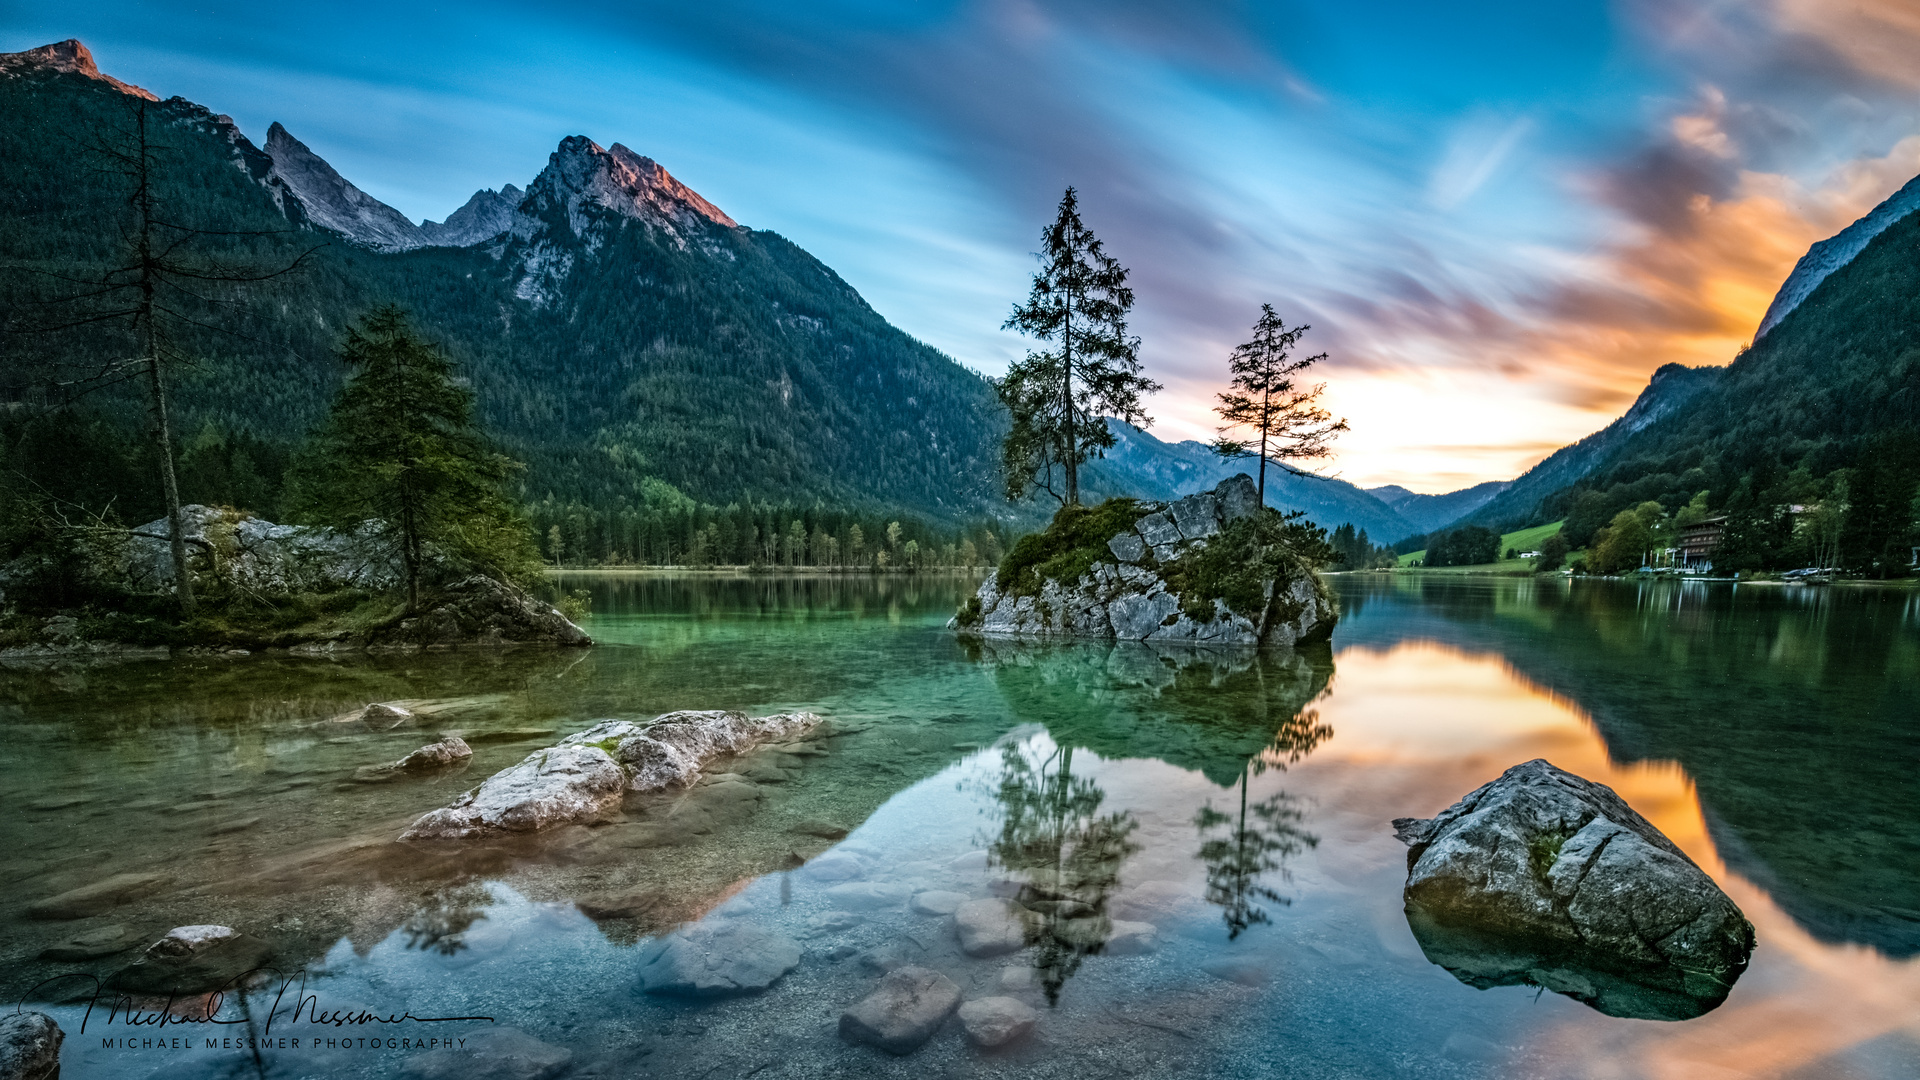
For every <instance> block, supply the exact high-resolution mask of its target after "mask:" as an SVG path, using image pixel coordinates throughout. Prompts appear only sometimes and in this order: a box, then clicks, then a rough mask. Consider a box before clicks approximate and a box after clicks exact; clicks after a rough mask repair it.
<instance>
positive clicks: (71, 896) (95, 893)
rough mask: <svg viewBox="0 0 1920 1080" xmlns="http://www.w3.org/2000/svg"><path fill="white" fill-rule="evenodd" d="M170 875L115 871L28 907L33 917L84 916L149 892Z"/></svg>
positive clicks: (167, 882)
mask: <svg viewBox="0 0 1920 1080" xmlns="http://www.w3.org/2000/svg"><path fill="white" fill-rule="evenodd" d="M171 884H173V879H172V878H171V877H168V876H167V875H165V874H139V873H127V874H115V875H113V876H112V877H110V878H107V879H106V880H104V881H96V882H94V883H93V884H91V885H82V886H81V887H79V888H77V889H69V890H67V891H66V892H63V893H60V894H59V895H57V896H49V897H47V898H46V899H45V900H41V901H38V902H36V903H34V904H31V905H29V906H28V907H27V914H28V915H29V916H31V917H33V918H36V919H85V918H90V917H92V916H94V915H100V914H103V913H105V912H108V911H111V910H113V909H114V908H116V907H119V906H120V905H121V904H126V903H130V902H132V901H134V900H138V899H140V898H142V897H146V896H152V895H153V894H154V893H157V892H159V891H160V890H161V889H164V888H166V887H167V886H168V885H171Z"/></svg>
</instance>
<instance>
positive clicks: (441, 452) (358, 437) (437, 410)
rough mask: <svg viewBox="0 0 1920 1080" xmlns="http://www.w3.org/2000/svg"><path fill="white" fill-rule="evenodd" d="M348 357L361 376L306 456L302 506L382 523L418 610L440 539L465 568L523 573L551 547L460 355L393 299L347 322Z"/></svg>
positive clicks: (335, 520) (354, 522) (443, 551)
mask: <svg viewBox="0 0 1920 1080" xmlns="http://www.w3.org/2000/svg"><path fill="white" fill-rule="evenodd" d="M340 359H341V360H343V361H345V362H346V363H347V364H348V365H349V366H350V367H351V368H352V369H353V374H352V376H351V377H350V378H349V379H348V380H347V384H346V386H345V387H344V388H342V389H341V391H340V396H339V398H337V399H336V400H335V401H334V403H333V410H332V412H331V413H330V414H329V416H328V418H327V421H326V424H325V426H324V427H323V428H322V430H321V431H320V432H319V434H318V436H317V438H316V439H315V440H314V445H313V448H312V449H311V451H310V452H309V454H308V456H307V457H306V458H305V459H304V460H303V461H302V462H301V463H300V464H299V465H298V466H297V473H296V478H295V493H294V503H295V506H296V507H297V508H299V509H300V510H301V511H302V512H303V513H304V514H305V515H306V516H308V517H310V518H312V519H315V520H317V521H320V522H323V523H326V524H330V525H334V526H336V527H342V528H354V527H357V526H358V525H360V524H361V523H362V522H364V521H366V520H368V519H369V518H374V519H379V520H380V521H383V522H384V523H385V525H386V529H387V530H388V535H389V536H391V537H392V540H393V542H394V545H395V547H396V548H397V550H398V553H399V555H400V560H401V564H402V566H403V567H404V568H405V571H406V578H407V610H408V611H410V612H412V611H418V610H419V608H420V586H421V582H422V579H423V578H424V577H425V576H426V574H427V573H428V570H429V567H428V565H427V564H428V558H427V556H428V548H429V547H431V548H432V549H433V554H434V555H435V556H436V557H437V559H438V560H444V561H445V563H446V564H447V565H448V567H449V568H450V569H452V570H455V571H456V572H468V571H478V572H481V573H485V574H488V575H489V576H492V577H495V578H498V579H500V580H504V581H517V580H524V579H525V578H526V577H527V576H528V575H529V574H530V573H532V572H533V571H534V570H535V569H536V568H537V567H538V565H539V561H540V554H539V552H538V550H537V549H536V548H535V547H534V544H533V540H532V538H531V536H530V535H529V534H528V531H527V526H526V524H525V522H524V521H522V520H521V517H520V515H519V514H518V513H517V512H516V511H515V510H514V508H513V505H512V504H511V503H509V502H508V501H507V499H506V497H505V496H504V495H503V494H502V492H501V485H502V484H503V483H504V482H505V481H506V480H507V479H508V478H509V477H510V476H512V475H513V474H514V473H516V472H517V471H519V469H520V468H521V466H520V464H519V463H518V462H516V461H513V460H512V459H510V458H508V457H507V456H506V455H504V454H501V453H499V452H498V451H496V450H495V449H494V448H493V446H492V444H491V443H490V442H489V441H488V440H487V438H486V437H485V436H484V435H483V434H482V433H481V432H480V429H479V428H478V427H477V426H476V425H475V424H474V420H473V392H472V391H471V390H469V389H467V388H466V387H465V386H464V385H462V384H461V382H460V381H459V380H457V379H456V378H455V375H454V368H453V362H452V361H451V360H449V359H448V358H447V355H446V354H445V353H443V352H442V351H440V349H438V348H437V347H435V346H434V345H432V344H430V343H428V342H427V341H426V340H425V339H424V338H422V337H421V336H420V335H419V334H418V333H417V332H416V331H415V330H414V329H413V327H412V325H411V324H410V323H409V321H408V319H407V315H406V313H405V312H403V311H402V310H400V309H399V308H398V307H394V306H391V305H389V306H386V307H381V308H378V309H376V310H375V311H373V312H372V313H370V314H369V315H367V316H366V318H364V319H363V320H361V322H360V324H359V325H358V326H353V327H350V328H349V329H348V330H347V337H346V341H345V342H344V343H343V344H342V346H341V348H340ZM555 555H556V558H557V557H558V551H557V550H556V553H555Z"/></svg>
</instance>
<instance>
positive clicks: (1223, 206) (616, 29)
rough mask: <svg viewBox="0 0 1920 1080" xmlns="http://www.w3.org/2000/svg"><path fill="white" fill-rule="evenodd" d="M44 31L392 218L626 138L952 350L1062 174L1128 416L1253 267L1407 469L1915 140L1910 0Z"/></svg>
mask: <svg viewBox="0 0 1920 1080" xmlns="http://www.w3.org/2000/svg"><path fill="white" fill-rule="evenodd" d="M69 37H77V38H79V39H81V40H82V41H84V42H85V43H86V44H87V45H88V46H89V47H90V48H91V49H92V50H93V52H94V55H95V58H96V60H97V61H98V62H99V64H100V66H101V69H102V70H103V71H105V72H107V73H109V74H112V75H114V76H116V77H118V78H121V79H124V80H126V81H128V82H132V83H136V84H138V85H141V86H144V87H146V88H148V89H150V90H153V91H155V92H156V93H158V94H160V95H161V96H163V97H166V96H171V95H175V94H178V95H181V96H184V97H187V98H190V99H192V100H194V101H197V102H200V103H201V104H203V105H206V106H208V107H210V108H212V109H213V110H214V111H216V112H223V113H227V114H229V115H231V116H232V117H233V118H234V119H235V120H236V121H237V122H238V123H239V125H240V127H241V129H242V130H243V131H244V132H245V133H246V134H248V135H249V136H250V137H252V138H253V139H254V140H255V141H256V142H264V140H265V136H266V130H267V127H268V125H269V124H270V123H272V122H273V121H276V120H277V121H280V122H281V123H283V124H285V125H286V127H287V128H288V129H289V130H290V131H291V132H292V133H293V134H294V135H295V136H296V137H298V138H299V139H300V140H301V141H303V142H305V143H306V144H307V145H308V146H309V147H311V148H312V149H313V150H314V151H315V152H317V153H319V154H320V155H321V156H322V157H325V158H326V159H327V160H328V161H329V162H331V163H332V164H333V165H334V166H335V167H336V168H337V169H339V170H340V171H341V172H342V173H343V174H344V175H345V176H347V177H348V178H349V179H350V180H352V181H353V182H354V183H355V184H357V185H358V186H360V187H361V188H363V189H364V190H366V191H367V192H368V193H370V194H372V195H374V196H375V197H377V198H380V199H382V200H384V201H386V202H388V203H390V204H392V205H393V206H395V207H398V208H399V209H400V210H402V211H404V212H405V213H406V214H408V215H409V216H410V217H412V218H414V219H415V220H420V219H422V218H431V219H434V220H439V219H442V218H444V217H445V216H446V215H447V214H448V213H449V212H451V211H452V210H454V209H455V208H457V207H458V206H460V205H461V204H462V203H463V202H465V201H466V199H467V198H468V197H469V196H470V195H471V194H472V193H473V192H474V191H476V190H478V189H480V188H483V187H484V188H497V187H499V186H501V185H502V184H507V183H512V184H517V185H521V186H525V185H526V183H527V182H528V181H529V180H531V179H532V178H533V176H534V175H535V174H537V173H538V172H539V170H540V169H541V168H542V167H543V166H544V165H545V163H546V158H547V155H548V154H549V153H551V152H552V150H553V148H554V147H555V145H556V144H557V143H558V142H559V140H560V139H561V138H563V137H565V136H568V135H574V134H582V135H586V136H588V137H589V138H592V139H593V140H594V141H596V142H598V143H600V144H601V145H603V146H604V145H609V144H611V143H613V142H621V143H625V144H626V145H627V146H629V147H631V148H633V149H634V150H635V151H636V152H638V153H641V154H645V155H647V156H649V157H652V158H654V159H656V160H658V161H659V162H660V163H661V164H662V165H664V166H665V167H666V168H667V169H668V170H669V171H671V172H672V173H673V174H674V175H675V176H677V177H678V178H679V179H680V180H682V181H683V182H685V183H686V184H688V185H689V186H690V187H692V188H693V189H694V190H696V191H698V192H700V193H701V194H702V195H703V196H705V197H706V198H707V199H709V200H710V201H712V202H713V203H715V204H716V205H718V206H719V207H720V208H721V209H722V210H724V211H726V213H727V214H729V215H730V216H732V217H733V218H734V219H736V220H737V221H740V222H741V223H742V224H745V225H748V226H751V227H753V228H759V229H771V230H773V231H775V232H778V233H780V234H781V235H783V236H786V237H787V238H788V239H791V240H793V241H794V242H796V243H798V244H800V245H801V246H802V247H804V248H806V249H807V250H809V251H811V252H812V253H813V254H814V255H816V256H817V257H819V258H820V259H821V260H822V261H824V262H826V263H827V264H828V265H829V266H832V267H833V268H834V269H835V270H837V271H838V272H839V273H840V274H841V275H842V276H843V277H844V278H846V280H848V281H849V282H850V283H851V284H853V285H854V287H856V288H857V289H859V290H860V292H861V294H862V295H864V296H865V297H866V298H867V300H868V301H869V302H870V303H871V304H872V305H873V306H874V308H875V309H876V310H878V311H879V312H880V313H881V314H882V315H884V316H885V317H886V318H887V319H888V320H890V321H891V322H893V323H894V324H895V325H897V326H899V327H901V328H902V329H904V330H906V331H907V332H909V333H911V334H913V335H914V336H916V337H918V338H920V339H922V340H924V341H926V342H928V343H930V344H932V345H934V346H936V347H937V348H939V349H941V350H943V351H945V352H946V353H948V354H949V355H951V356H953V357H954V358H956V359H957V360H959V361H960V362H962V363H964V364H966V365H968V366H969V367H972V368H975V369H977V370H979V371H982V372H985V373H987V374H999V373H1001V372H1004V371H1005V370H1006V365H1007V364H1008V363H1009V362H1010V361H1011V360H1013V359H1016V358H1017V357H1018V356H1019V355H1020V354H1021V353H1022V351H1023V350H1024V349H1025V348H1026V347H1027V344H1028V343H1027V342H1025V341H1024V340H1023V339H1021V338H1019V337H1017V336H1015V335H1013V334H1012V333H1010V332H1007V331H1003V330H1001V329H1000V326H1001V324H1002V322H1003V321H1004V320H1005V318H1006V315H1007V313H1008V312H1009V311H1010V310H1011V308H1012V307H1013V305H1014V303H1015V302H1016V301H1018V300H1019V299H1021V298H1023V297H1024V295H1025V293H1026V291H1027V282H1028V278H1029V277H1030V275H1031V274H1032V272H1033V269H1034V265H1035V264H1034V258H1033V255H1032V253H1033V252H1034V251H1035V250H1037V249H1038V247H1039V243H1040V231H1041V229H1042V227H1043V226H1044V225H1045V224H1046V223H1047V222H1048V221H1049V220H1050V219H1051V217H1052V215H1053V211H1054V208H1055V206H1056V205H1057V203H1058V201H1059V199H1060V195H1061V192H1062V190H1063V189H1064V188H1065V187H1066V186H1068V185H1073V186H1075V187H1076V188H1077V189H1078V190H1079V192H1080V201H1081V207H1082V213H1083V217H1084V219H1085V220H1086V222H1087V224H1088V225H1089V226H1090V227H1091V228H1092V229H1093V230H1094V231H1095V232H1096V233H1097V234H1098V235H1099V236H1101V238H1102V239H1103V240H1104V241H1105V243H1106V247H1107V250H1108V251H1109V252H1110V253H1111V254H1113V255H1114V256H1115V257H1117V258H1118V259H1119V260H1120V261H1121V262H1122V263H1123V264H1124V265H1126V266H1127V267H1128V268H1129V269H1130V270H1131V272H1132V277H1131V282H1132V284H1133V286H1134V288H1135V291H1136V294H1137V297H1138V302H1137V305H1136V307H1135V308H1134V311H1133V313H1132V323H1131V325H1132V329H1133V331H1134V332H1135V333H1137V334H1138V335H1139V336H1140V338H1141V341H1142V345H1141V350H1140V357H1141V360H1142V362H1143V364H1144V365H1145V368H1146V370H1147V373H1148V374H1149V375H1151V376H1152V377H1153V378H1155V379H1157V380H1158V381H1160V382H1161V383H1163V384H1164V386H1165V389H1164V390H1162V391H1161V392H1160V393H1159V394H1156V395H1154V396H1153V397H1152V398H1151V399H1150V400H1149V402H1148V412H1149V413H1150V414H1151V415H1152V416H1153V417H1154V420H1155V423H1154V424H1153V425H1152V427H1151V429H1150V430H1152V431H1153V432H1154V433H1155V434H1157V435H1159V436H1161V437H1162V438H1166V439H1170V440H1174V439H1185V438H1200V439H1208V438H1211V437H1212V436H1213V435H1214V433H1215V426H1216V423H1217V418H1216V417H1214V415H1213V414H1212V411H1211V409H1212V406H1213V404H1214V403H1215V399H1214V394H1215V393H1216V392H1218V391H1219V390H1221V389H1223V388H1224V383H1225V380H1226V377H1227V373H1226V357H1227V354H1228V352H1229V351H1230V350H1231V349H1232V347H1233V345H1234V344H1236V343H1237V342H1240V341H1242V340H1245V338H1246V337H1247V336H1248V332H1249V330H1250V328H1251V326H1252V324H1253V322H1254V320H1255V319H1256V318H1257V317H1258V315H1259V311H1260V305H1261V304H1263V303H1270V304H1272V305H1274V307H1275V308H1276V310H1278V311H1279V313H1280V314H1281V316H1282V317H1283V318H1284V319H1286V320H1287V321H1288V322H1289V323H1290V324H1291V323H1297V322H1306V323H1309V324H1311V325H1312V327H1313V329H1312V330H1311V331H1310V332H1309V334H1308V335H1307V338H1306V343H1307V344H1308V345H1309V346H1311V348H1312V350H1313V351H1315V352H1319V351H1324V352H1326V353H1327V354H1328V358H1327V359H1326V360H1325V361H1323V362H1322V363H1321V364H1319V365H1318V366H1316V367H1315V368H1314V369H1313V371H1314V373H1315V375H1316V376H1317V377H1318V378H1320V379H1322V380H1324V381H1325V383H1326V387H1327V389H1326V402H1327V404H1328V405H1329V407H1330V408H1331V409H1332V410H1333V411H1334V412H1335V413H1336V414H1338V415H1340V416H1343V417H1345V418H1346V419H1347V420H1348V422H1349V424H1350V427H1351V430H1350V431H1349V432H1348V433H1347V434H1346V435H1344V436H1343V437H1342V438H1341V439H1340V441H1339V443H1338V444H1337V450H1338V453H1337V457H1336V458H1335V460H1334V461H1333V462H1332V463H1331V464H1330V465H1329V466H1328V467H1327V471H1330V472H1333V473H1335V474H1337V475H1339V476H1341V477H1342V478H1344V479H1347V480H1350V481H1352V482H1354V483H1357V484H1360V485H1362V486H1373V485H1378V484H1389V483H1393V484H1400V485H1403V486H1405V487H1408V488H1411V489H1413V490H1415V491H1426V492H1442V491H1449V490H1452V489H1455V488H1459V487H1463V486H1466V485H1469V484H1473V483H1478V482H1480V481H1484V480H1501V479H1509V478H1511V477H1513V476H1515V475H1518V474H1519V473H1520V472H1522V471H1524V470H1525V469H1526V468H1528V467H1529V466H1531V465H1533V464H1534V463H1535V462H1537V461H1539V460H1540V459H1541V458H1542V457H1544V456H1546V455H1547V454H1548V453H1551V452H1552V451H1553V450H1554V449H1556V448H1558V447H1560V446H1562V445H1565V444H1567V443H1569V442H1573V441H1575V440H1577V439H1579V438H1581V437H1582V436H1585V435H1587V434H1589V433H1591V432H1593V431H1595V430H1598V429H1599V428H1601V427H1603V426H1605V425H1606V424H1607V423H1608V422H1609V421H1610V420H1612V419H1613V418H1614V417H1616V416H1618V415H1619V414H1620V413H1621V412H1623V411H1624V410H1625V409H1626V408H1627V406H1628V405H1630V404H1631V403H1632V400H1633V398H1634V396H1635V395H1636V394H1638V392H1639V391H1640V389H1641V388H1643V387H1644V386H1645V384H1646V381H1647V378H1648V376H1649V375H1651V374H1652V372H1653V371H1654V370H1655V369H1656V368H1658V367H1660V366H1661V365H1663V364H1667V363H1675V362H1677V363H1682V364H1687V365H1701V364H1724V363H1727V362H1729V361H1731V360H1732V359H1733V358H1734V357H1735V355H1737V353H1738V351H1739V350H1740V349H1741V348H1742V347H1743V346H1744V345H1745V344H1747V343H1748V341H1749V340H1750V339H1751V337H1752V335H1753V332H1754V329H1755V327H1756V326H1757V325H1758V323H1759V319H1760V316H1761V314H1762V313H1763V312H1764V311H1765V309H1766V306H1767V303H1768V302H1769V300H1770V299H1771V298H1772V295H1773V293H1774V291H1775V290H1776V289H1777V288H1778V287H1779V285H1780V283H1781V281H1782V280H1784V279H1785V277H1786V275H1787V273H1788V272H1789V271H1790V270H1791V269H1792V266H1793V264H1794V262H1795V260H1797V259H1798V258H1799V257H1800V255H1802V254H1803V253H1804V252H1805V250H1806V248H1807V246H1808V245H1809V244H1811V243H1813V242H1814V241H1817V240H1820V239H1822V238H1824V237H1826V236H1830V235H1832V234H1833V233H1835V232H1837V231H1839V230H1840V229H1841V228H1843V227H1845V226H1846V225H1847V224H1848V223H1849V222H1851V221H1853V220H1854V219H1855V218H1857V217H1859V216H1860V215H1862V214H1864V213H1865V212H1867V211H1868V210H1870V209H1872V207H1873V206H1874V205H1875V204H1877V203H1878V202H1879V201H1880V200H1882V199H1884V198H1885V197H1886V196H1887V195H1889V194H1891V193H1892V192H1893V191H1895V190H1896V189H1898V188H1899V187H1900V186H1901V185H1902V184H1903V183H1905V182H1906V181H1907V180H1908V179H1910V178H1912V177H1913V176H1914V175H1915V174H1916V173H1920V0H1841V2H1824V0H1751V2H1737V0H1619V2H1612V3H1605V2H1591V0H1559V2H1557V3H1552V4H1543V3H1540V2H1539V0H1524V2H1523V0H1484V2H1473V0H1465V2H1462V3H1458V4H1435V3H1432V2H1431V0H1364V2H1354V0H1344V2H1334V0H1325V2H1306V0H1290V2H1277V3H1254V2H1229V0H1221V2H1210V0H1187V2H1161V3H1148V2H1145V0H980V2H965V0H952V2H925V3H907V2H895V3H878V2H865V0H814V2H811V3H808V4H792V3H774V2H735V0H706V2H703V3H697V4H696V3H685V2H680V3H671V4H650V3H634V2H622V3H598V2H571V3H570V2H565V0H554V2H547V3H539V4H511V3H489V2H481V3H468V4H461V5H449V6H445V7H437V6H434V5H432V4H425V3H415V2H412V0H384V2H381V3H377V4H375V3H364V2H357V0H344V2H338V3H329V4H324V5H315V4H308V5H261V4H252V3H249V4H237V3H229V2H225V0H219V2H210V3H209V2H203V3H196V4H175V3H133V2H125V0H120V2H114V0H105V2H95V0H58V2H51V3H50V2H40V0H0V51H15V50H19V49H25V48H31V47H33V46H37V45H42V44H46V43H48V42H51V41H58V40H62V39H65V38H69Z"/></svg>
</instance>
